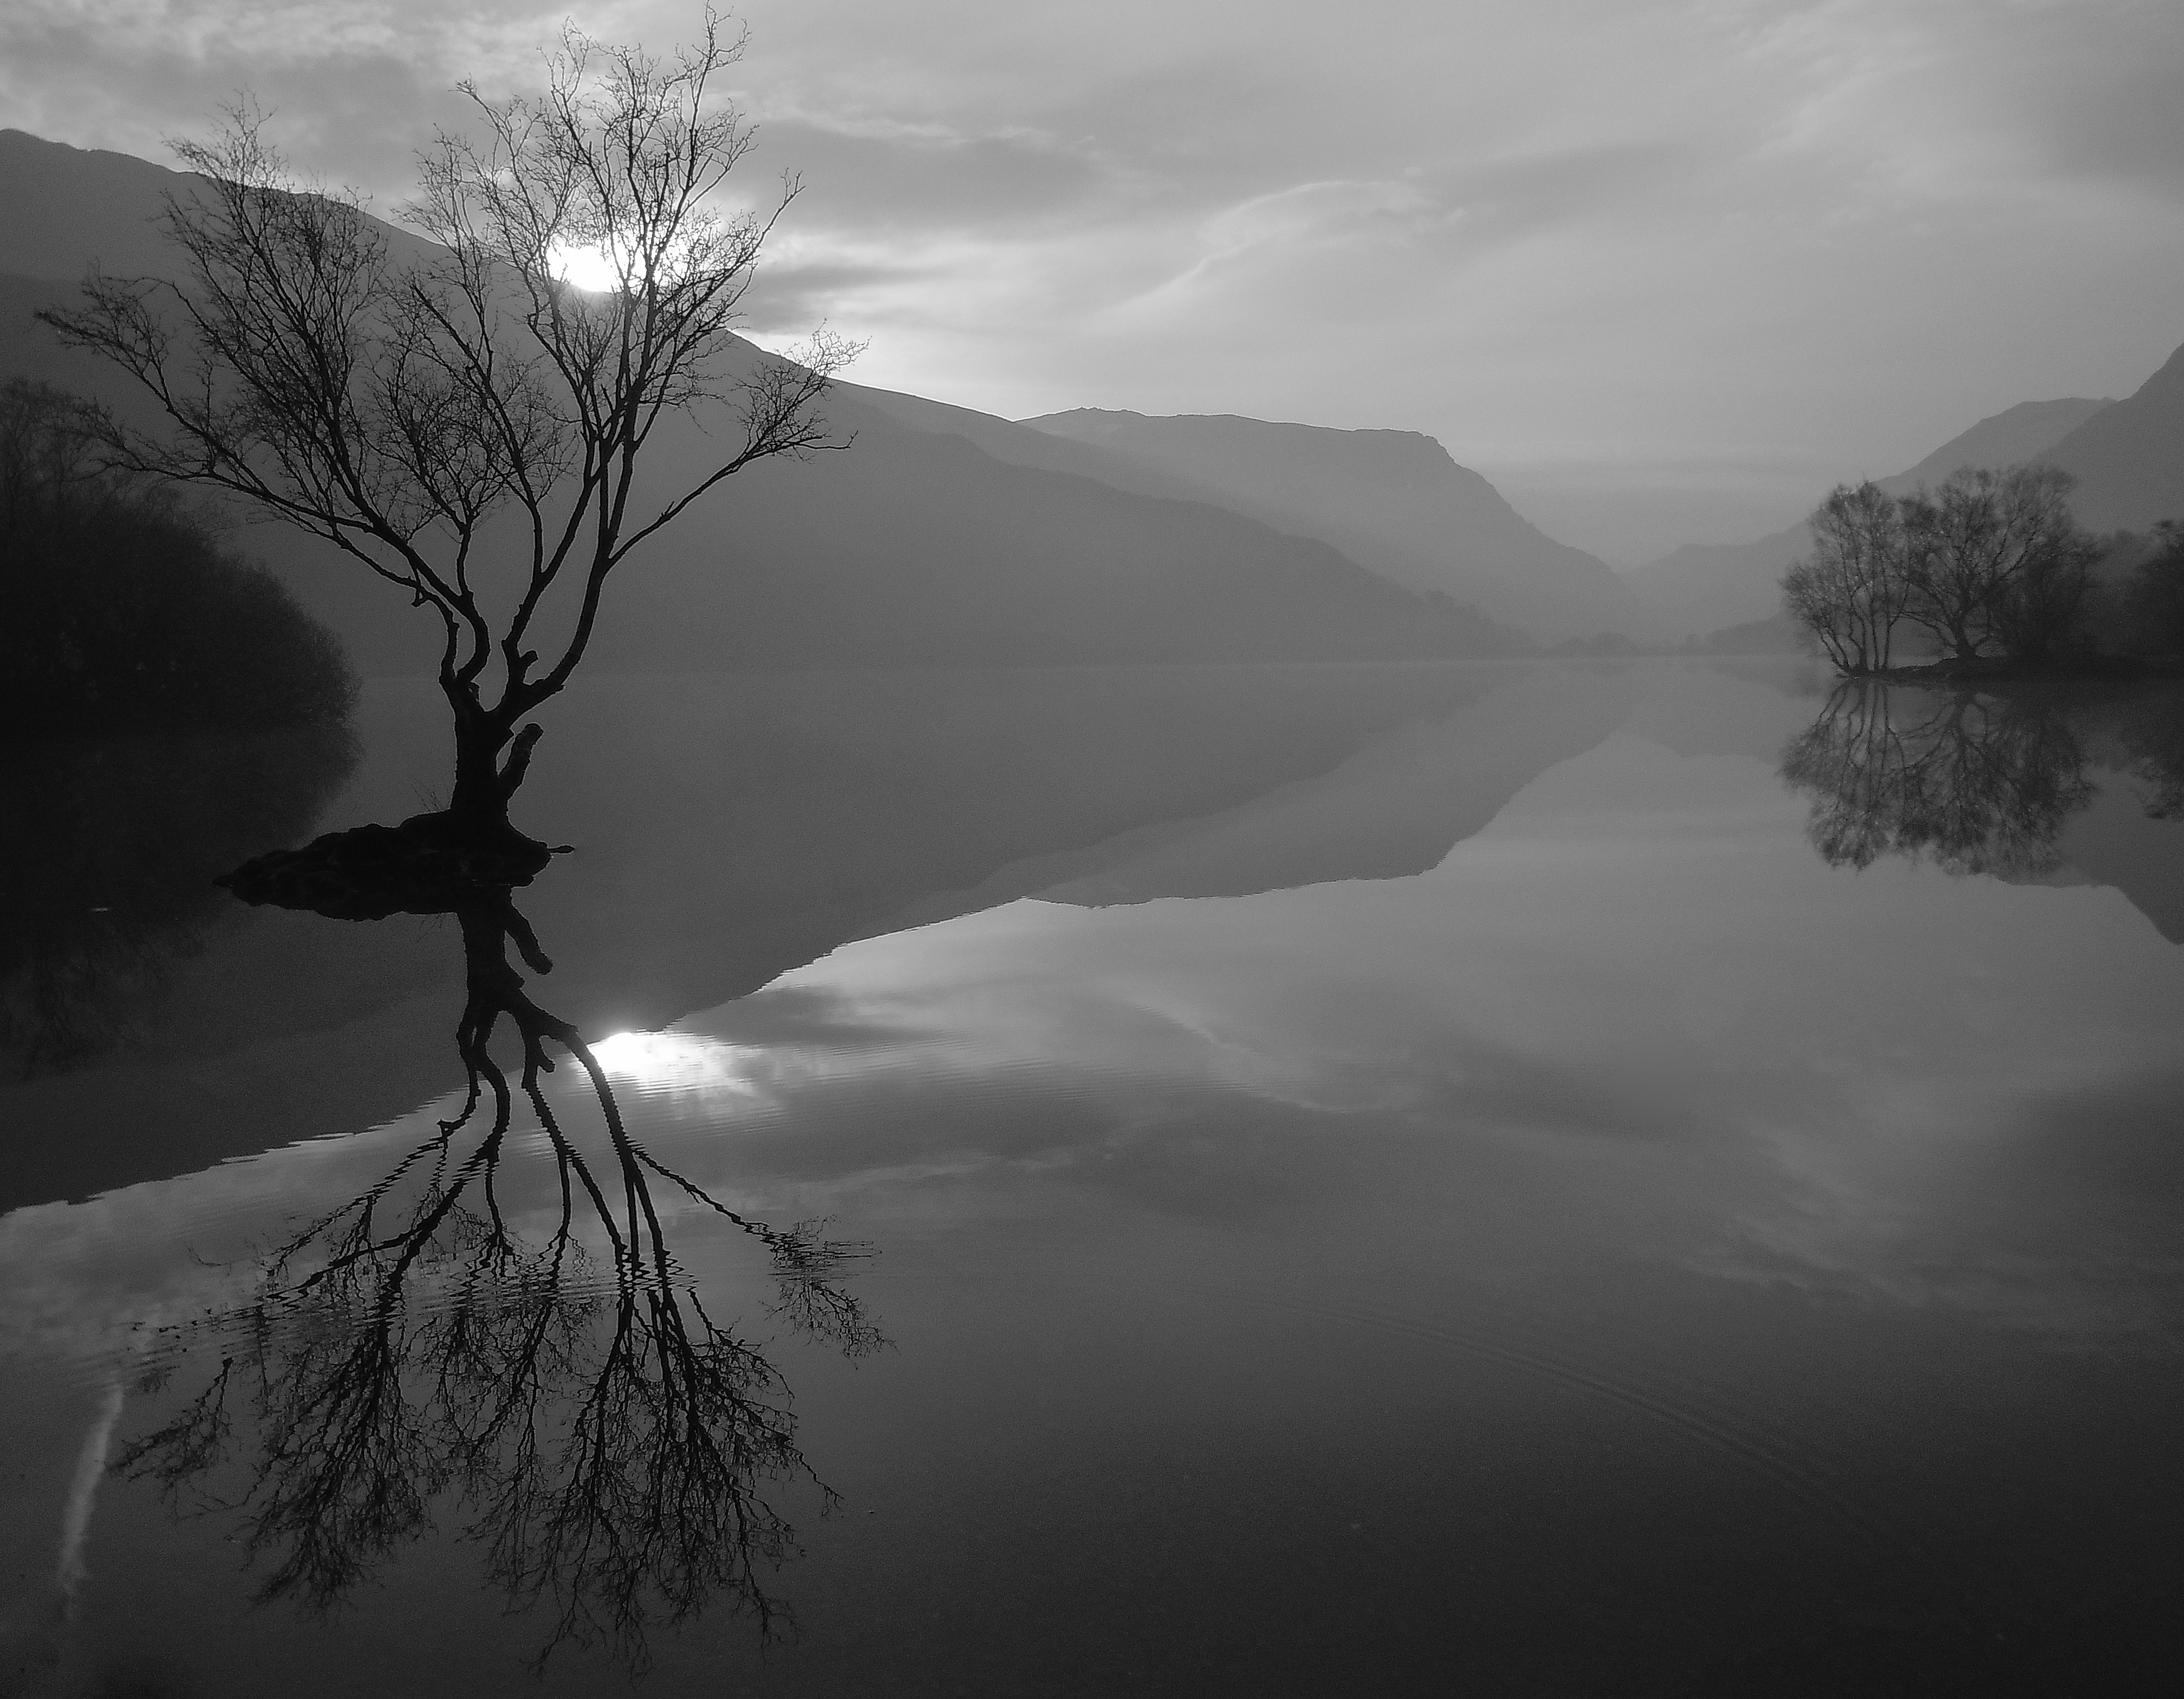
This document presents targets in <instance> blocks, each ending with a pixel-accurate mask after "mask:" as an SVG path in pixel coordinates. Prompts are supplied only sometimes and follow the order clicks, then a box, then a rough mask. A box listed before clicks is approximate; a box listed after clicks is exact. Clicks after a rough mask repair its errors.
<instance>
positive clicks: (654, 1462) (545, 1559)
mask: <svg viewBox="0 0 2184 1699" xmlns="http://www.w3.org/2000/svg"><path fill="white" fill-rule="evenodd" d="M320 894H323V891H321V892H320ZM453 911H454V913H455V915H456V917H457V920H458V922H459V923H460V927H461V931H462V937H463V943H464V950H465V968H466V978H467V994H466V1000H465V1007H464V1010H463V1013H462V1017H461V1019H460V1022H459V1023H458V1026H457V1029H456V1048H457V1050H458V1053H459V1054H460V1057H461V1060H462V1062H463V1066H464V1068H465V1074H466V1077H467V1079H468V1082H469V1087H468V1094H467V1096H466V1099H465V1102H464V1103H463V1105H462V1106H461V1108H460V1110H459V1111H457V1113H456V1114H455V1115H454V1117H453V1118H451V1119H449V1120H448V1121H445V1122H441V1123H440V1124H439V1126H438V1128H437V1131H436V1132H435V1134H434V1135H433V1136H432V1137H431V1138H429V1139H426V1140H424V1141H423V1142H422V1143H421V1144H420V1145H417V1146H416V1147H415V1148H414V1149H412V1150H410V1151H409V1152H408V1154H407V1155H405V1156H404V1157H403V1158H402V1160H401V1161H399V1162H398V1163H397V1164H396V1165H395V1167H393V1169H392V1170H391V1171H390V1172H389V1173H387V1174H386V1175H385V1176H383V1177H382V1178H381V1179H380V1180H379V1181H378V1182H377V1183H376V1184H374V1185H373V1186H372V1187H371V1188H370V1189H368V1190H366V1191H365V1192H364V1193H363V1194H361V1195H359V1196H357V1197H355V1198H353V1199H351V1200H348V1202H347V1203H345V1204H343V1205H342V1206H339V1207H338V1208H336V1209H334V1210H332V1211H331V1212H328V1213H326V1214H325V1215H323V1216H321V1217H318V1218H317V1219H315V1220H312V1221H309V1222H308V1223H304V1225H302V1226H301V1227H300V1228H298V1230H297V1231H296V1232H295V1233H294V1234H292V1236H291V1237H290V1238H289V1239H287V1241H286V1242H284V1243H282V1244H281V1245H278V1246H276V1247H275V1248H274V1249H273V1251H271V1252H270V1255H268V1256H266V1257H265V1260H264V1262H263V1265H262V1271H261V1272H262V1282H263V1284H262V1290H261V1291H260V1293H259V1295H258V1296H257V1297H256V1298H255V1299H254V1300H253V1301H252V1302H250V1303H249V1304H248V1305H246V1306H242V1308H240V1309H239V1310H237V1311H236V1312H232V1313H230V1314H228V1315H226V1316H222V1317H216V1318H214V1319H213V1320H212V1321H210V1322H209V1323H206V1324H204V1327H203V1329H200V1330H199V1331H202V1332H203V1333H205V1334H207V1335H208V1337H209V1340H210V1341H212V1342H216V1343H217V1344H218V1345H219V1347H220V1352H221V1359H222V1360H221V1362H220V1367H219V1368H218V1369H217V1371H216V1372H215V1373H213V1374H212V1375H211V1376H210V1378H209V1380H208V1381H207V1383H206V1384H205V1385H204V1386H203V1389H202V1390H200V1391H198V1393H197V1394H196V1395H195V1396H193V1397H192V1398H191V1399H190V1400H188V1401H187V1402H186V1403H184V1404H183V1405H182V1406H181V1408H180V1409H179V1410H178V1411H177V1412H175V1413H173V1414H172V1415H171V1416H170V1418H168V1419H167V1420H165V1421H164V1422H163V1423H160V1424H159V1426H158V1427H156V1428H155V1429H153V1430H152V1431H150V1432H148V1433H147V1434H143V1435H142V1436H141V1437H139V1438H137V1439H136V1440H134V1441H132V1442H131V1444H130V1445H129V1446H127V1447H126V1448H125V1451H124V1453H123V1455H122V1456H121V1457H120V1461H119V1462H118V1463H117V1465H116V1467H117V1468H120V1469H122V1470H124V1471H126V1472H128V1473H132V1474H134V1475H136V1476H137V1477H140V1478H143V1479H151V1480H153V1481H156V1482H158V1483H159V1484H160V1485H162V1486H163V1487H164V1489H165V1490H168V1491H169V1492H170V1494H175V1495H177V1496H180V1495H182V1494H183V1493H185V1491H190V1492H192V1496H194V1490H196V1489H199V1488H202V1489H204V1490H205V1491H206V1493H207V1494H208V1496H215V1497H218V1498H219V1499H220V1501H223V1502H224V1504H225V1505H226V1507H227V1508H229V1509H231V1510H233V1511H235V1512H237V1513H239V1515H240V1517H241V1518H242V1529H243V1539H244V1542H245V1544H246V1545H247V1546H248V1549H249V1551H250V1552H251V1554H252V1555H253V1557H254V1558H256V1559H258V1560H259V1561H260V1562H262V1563H264V1564H265V1571H264V1579H263V1581H262V1583H261V1585H260V1589H259V1591H260V1596H262V1597H264V1598H265V1599H268V1600H272V1599H293V1600H296V1601H298V1602H302V1603H304V1604H305V1605H307V1606H309V1607H315V1608H321V1609H323V1608H326V1607H331V1606H332V1605H333V1604H335V1603H336V1602H338V1601H339V1599H340V1598H341V1597H342V1596H343V1595H344V1594H345V1593H347V1592H348V1590H349V1589H350V1588H352V1587H354V1586H355V1585H358V1584H359V1582H362V1581H364V1580H365V1579H369V1578H370V1576H371V1575H373V1574H375V1573H376V1571H377V1570H378V1569H379V1568H381V1567H382V1566H383V1565H384V1564H385V1563H387V1562H389V1561H391V1560H392V1559H393V1558H394V1557H396V1556H397V1555H398V1553H399V1551H401V1550H402V1548H403V1547H404V1546H407V1545H409V1543H411V1542H413V1541H415V1540H419V1539H421V1538H423V1537H425V1536H426V1535H429V1534H431V1533H432V1532H433V1531H434V1530H435V1529H436V1528H437V1526H438V1524H439V1520H440V1518H442V1516H443V1515H452V1516H454V1517H455V1518H459V1519H460V1523H461V1525H462V1529H463V1532H464V1534H465V1536H466V1537H467V1538H468V1539H469V1540H471V1542H472V1543H474V1544H475V1545H476V1547H477V1548H478V1549H479V1550H480V1551H482V1553H483V1554H484V1563H485V1565H486V1568H487V1571H488V1573H489V1574H490V1575H491V1576H492V1578H493V1581H494V1583H495V1584H496V1585H498V1586H499V1588H500V1589H501V1590H503V1591H504V1592H505V1593H506V1595H507V1596H508V1597H509V1599H510V1603H511V1606H512V1607H518V1608H528V1607H538V1608H540V1609H541V1610H542V1611H543V1613H544V1615H545V1618H546V1620H547V1629H546V1634H545V1639H544V1645H543V1647H542V1649H541V1651H540V1652H539V1654H538V1657H539V1661H540V1662H541V1663H543V1661H544V1660H545V1659H546V1658H547V1657H549V1655H550V1654H551V1653H552V1652H553V1651H554V1648H555V1647H556V1646H560V1645H561V1644H563V1643H564V1642H568V1641H576V1642H581V1643H587V1644H596V1645H599V1646H604V1647H605V1648H606V1649H608V1650H609V1651H610V1652H611V1653H613V1654H614V1655H616V1656H617V1657H620V1658H621V1659H622V1660H623V1661H624V1662H625V1663H627V1664H628V1665H629V1666H630V1667H631V1668H632V1669H642V1668H643V1667H644V1666H645V1665H646V1663H648V1661H649V1650H648V1646H649V1635H650V1633H651V1631H652V1630H653V1629H655V1627H658V1626H662V1625H668V1626H671V1625H673V1624H677V1623H679V1622H682V1621H683V1620H685V1619H687V1618H690V1617H692V1616H694V1615H695V1614H697V1613H699V1611H700V1610H702V1609H705V1608H707V1607H709V1606H712V1605H715V1604H724V1605H726V1606H727V1607H730V1608H732V1609H737V1610H741V1611H744V1612H746V1613H749V1614H750V1615H751V1616H753V1617H754V1618H755V1620H756V1621H757V1623H758V1624H759V1626H760V1631H761V1632H766V1631H770V1630H771V1629H772V1628H773V1626H774V1625H775V1624H777V1622H778V1621H779V1620H780V1618H781V1607H780V1606H779V1605H778V1603H777V1602H776V1601H774V1600H773V1599H772V1597H771V1596H770V1595H769V1594H768V1592H767V1580H768V1577H769V1574H770V1573H771V1571H772V1569H773V1568H775V1567H776V1566H777V1564H779V1563H781V1562H782V1561H783V1560H784V1559H785V1558H786V1557H789V1556H791V1555H792V1554H793V1553H794V1549H795V1548H794V1530H793V1529H792V1528H791V1527H790V1525H789V1524H788V1522H787V1520H785V1519H784V1518H783V1516H782V1515H781V1514H780V1513H779V1512H778V1511H777V1509H776V1508H775V1507H774V1506H773V1505H772V1502H771V1501H769V1498H768V1496H767V1495H768V1492H769V1490H776V1489H782V1488H786V1487H788V1486H789V1485H792V1484H794V1483H796V1482H798V1481H802V1482H805V1483H806V1484H808V1485H811V1486H812V1487H814V1488H816V1490H818V1491H819V1493H820V1494H821V1495H822V1498H823V1499H825V1500H826V1501H827V1502H829V1503H831V1501H832V1495H831V1494H830V1493H828V1492H827V1490H826V1489H825V1487H824V1485H823V1484H822V1483H820V1482H819V1481H818V1480H817V1478H816V1475H814V1473H813V1472H812V1470H811V1466H810V1464H809V1463H808V1462H806V1460H805V1457H804V1455H803V1453H802V1451H800V1450H799V1448H798V1446H797V1444H796V1437H795V1421H794V1414H793V1412H792V1411H791V1408H790V1406H789V1401H788V1390H787V1388H786V1387H785V1386H784V1385H783V1382H782V1380H781V1378H780V1376H779V1374H778V1373H777V1371H776V1370H775V1369H774V1368H773V1366H772V1363H771V1362H769V1361H768V1360H767V1358H766V1356H765V1355H764V1354H763V1353H762V1352H761V1351H760V1349H759V1348H758V1347H757V1346H756V1345H755V1344H753V1343H752V1342H750V1341H749V1340H745V1339H744V1338H741V1337H739V1336H738V1334H736V1333H735V1332H734V1331H733V1329H730V1328H728V1327H727V1326H724V1325H722V1324H721V1323H719V1322H717V1321H716V1320H715V1318H714V1317H712V1316H711V1315H710V1313H709V1312H707V1310H706V1308H705V1303H704V1301H703V1300H702V1298H701V1297H700V1295H699V1293H698V1291H697V1290H695V1289H694V1287H693V1286H692V1284H690V1282H689V1281H688V1278H687V1276H685V1275H684V1274H683V1273H682V1269H681V1266H680V1265H679V1264H678V1262H677V1260H676V1258H675V1256H674V1255H673V1253H672V1251H671V1249H670V1246H669V1242H668V1234H667V1229H666V1225H665V1224H664V1223H663V1222H662V1219H661V1214H660V1209H659V1207H658V1206H657V1204H656V1202H655V1190H656V1189H658V1188H660V1187H661V1186H665V1187H666V1188H667V1189H669V1190H671V1192H672V1193H674V1194H676V1195H680V1196H682V1197H683V1198H686V1199H688V1200H692V1201H694V1202H696V1203H698V1204H699V1205H700V1206H702V1207H703V1210H704V1212H705V1215H706V1217H708V1218H710V1219H715V1220H719V1221H721V1222H725V1223H727V1224H728V1225H730V1226H732V1227H733V1228H736V1229H738V1231H740V1232H741V1233H744V1234H749V1235H750V1236H751V1237H752V1238H753V1239H755V1240H756V1241H757V1242H758V1243H760V1245H763V1246H764V1247H765V1249H766V1252H767V1254H768V1256H769V1259H770V1262H771V1264H772V1273H773V1277H774V1282H775V1287H776V1301H775V1303H774V1305H773V1306H772V1313H773V1314H774V1315H775V1316H776V1317H778V1318H779V1319H781V1320H782V1321H783V1323H786V1324H788V1325H789V1326H791V1327H793V1328H794V1329H797V1330H799V1331H800V1332H802V1333H805V1334H809V1335H811V1336H814V1337H816V1338H819V1339H822V1340H826V1341H828V1342H831V1343H832V1344H833V1345H836V1346H837V1347H838V1348H839V1349H841V1350H843V1351H846V1352H849V1353H850V1354H852V1355H856V1354H861V1353H863V1352H866V1351H872V1350H873V1349H875V1348H877V1346H878V1345H880V1344H882V1343H883V1341H882V1340H881V1338H880V1335H879V1334H878V1332H877V1329H875V1328H874V1327H873V1326H872V1323H871V1322H870V1321H869V1320H867V1319H866V1317H865V1315H864V1313H863V1311H862V1309H861V1306H860V1305H859V1303H858V1301H856V1299H855V1297H854V1296H853V1295H851V1294H850V1293H849V1292H848V1291H847V1290H844V1287H843V1286H842V1285H841V1284H839V1276H840V1275H841V1273H842V1272H843V1270H844V1265H845V1264H847V1263H848V1262H851V1261H853V1260H854V1259H855V1258H856V1257H857V1256H860V1255H861V1254H862V1253H861V1249H860V1248H859V1247H855V1246H852V1245H845V1244H843V1243H841V1242H838V1241H833V1240H828V1239H824V1238H822V1236H821V1231H820V1229H821V1224H820V1223H804V1224H802V1225H799V1227H797V1228H793V1229H789V1230H786V1231H783V1230H777V1229H776V1228H771V1227H769V1226H767V1225H766V1224H765V1223H761V1222H757V1221H753V1220H750V1219H749V1218H747V1217H744V1216H742V1215H739V1214H738V1213H737V1212H734V1211H733V1210H731V1209H729V1208H728V1207H727V1206H725V1205H723V1204H722V1203H721V1202H720V1201H719V1200H716V1199H715V1198H713V1197H711V1196H710V1195H708V1194H707V1193H706V1192H705V1190H703V1189H701V1188H700V1187H699V1186H698V1185H697V1184H694V1182H692V1181H690V1180H689V1179H688V1178H685V1177H683V1176H682V1175H680V1174H678V1173H675V1172H674V1171H672V1170H671V1169H670V1168H668V1167H666V1166H665V1165H664V1164H663V1163H661V1162H660V1161H658V1160H657V1159H656V1158H655V1157H654V1156H652V1155H651V1154H650V1153H649V1152H648V1151H647V1150H644V1148H643V1146H642V1145H640V1144H639V1143H638V1141H637V1140H635V1139H632V1137H631V1136H630V1134H629V1132H628V1130H627V1128H626V1126H625V1125H624V1123H623V1121H622V1117H621V1110H620V1106H619V1105H618V1104H617V1103H616V1099H615V1096H614V1093H613V1090H612V1089H611V1087H610V1083H609V1081H608V1078H607V1075H606V1073H605V1072H604V1069H603V1068H602V1067H601V1066H600V1064H599V1061H598V1059H597V1057H596V1056H594V1055H593V1051H592V1050H591V1048H590V1047H589V1045H588V1044H586V1042H585V1041H584V1039H583V1038H582V1036H581V1035H580V1034H579V1033H577V1030H576V1028H573V1027H572V1026H571V1025H570V1024H569V1023H568V1022H565V1021H563V1020H561V1019H560V1018H559V1017H556V1016H554V1015H553V1014H551V1013H549V1011H546V1010H544V1009H543V1008H542V1007H540V1006H539V1005H538V1003H537V1002H535V1001H534V1000H532V998H531V997H530V995H529V994H527V992H526V990H525V989H524V985H525V982H524V980H523V978H522V977H521V975H520V974H519V973H517V972H516V971H515V968H514V966H512V965H511V963H510V960H509V950H510V946H511V944H512V945H513V946H514V948H515V950H516V952H517V954H518V955H520V956H521V959H522V960H523V961H524V962H525V963H526V965H527V966H531V967H532V969H533V970H534V971H537V972H545V971H547V970H548V969H549V968H550V966H551V963H550V962H549V961H548V960H547V958H546V957H545V955H544V954H543V951H542V950H540V949H539V947H538V940H537V939H536V938H535V937H534V936H533V935H532V932H531V928H530V927H528V926H527V925H526V923H525V922H524V921H523V919H522V917H521V915H520V914H518V913H517V911H515V907H514V905H513V904H512V902H511V900H510V893H509V892H508V890H507V888H505V887H502V888H491V887H482V888H474V889H472V890H471V891H469V892H468V893H466V894H463V895H461V897H460V900H458V901H456V902H455V903H454V906H453ZM504 1027H505V1028H506V1029H507V1030H508V1031H509V1032H510V1034H511V1036H512V1037H513V1039H514V1040H515V1058H514V1065H513V1067H512V1068H511V1067H508V1066H504V1064H503V1063H502V1061H499V1059H498V1058H496V1056H494V1054H493V1039H494V1037H495V1035H496V1033H497V1032H498V1031H499V1030H501V1029H502V1028H504ZM557 1053H558V1060H559V1061H573V1062H574V1063H575V1065H576V1066H577V1067H578V1068H579V1069H580V1070H581V1071H582V1073H583V1074H584V1076H585V1077H586V1078H587V1080H588V1083H589V1085H590V1088H591V1094H590V1095H591V1098H592V1100H593V1101H594V1102H595V1103H596V1106H597V1109H598V1112H599V1128H598V1134H597V1135H596V1139H594V1140H593V1141H587V1140H586V1139H582V1138H581V1137H580V1136H579V1134H578V1133H577V1130H576V1129H573V1128H571V1127H570V1126H568V1125H567V1124H566V1123H565V1120H564V1117H563V1115H562V1113H561V1112H560V1110H558V1109H557V1108H556V1106H555V1103H554V1098H553V1097H552V1096H551V1095H549V1094H548V1093H547V1092H546V1091H545V1089H544V1088H543V1078H542V1077H543V1075H544V1074H546V1073H547V1072H551V1071H552V1070H553V1069H554V1067H555V1066H556V1063H557ZM519 1099H520V1100H521V1101H522V1103H523V1104H524V1105H525V1106H527V1108H528V1111H529V1113H530V1117H531V1118H532V1119H533V1120H534V1121H535V1122H536V1123H537V1126H538V1131H539V1133H540V1134H542V1135H543V1139H544V1141H545V1144H546V1146H547V1149H548V1150H549V1153H550V1156H551V1161H552V1164H553V1173H554V1179H555V1181H556V1182H557V1190H558V1208H557V1209H556V1210H555V1211H554V1212H553V1213H552V1221H551V1224H550V1226H549V1228H547V1230H546V1231H545V1233H544V1234H543V1237H539V1238H533V1239H526V1237H525V1236H524V1233H523V1230H522V1228H521V1227H520V1226H519V1225H518V1224H516V1223H513V1222H511V1220H510V1213H509V1212H508V1210H507V1209H506V1207H505V1206H504V1196H503V1192H502V1180H503V1178H504V1175H503V1161H504V1155H505V1151H506V1146H507V1142H508V1139H509V1137H510V1132H511V1129H512V1128H513V1126H514V1122H515V1111H516V1107H517V1103H518V1100H519ZM465 1141H468V1142H467V1144H466V1143H465ZM588 1142H590V1143H592V1144H593V1146H594V1148H592V1149H589V1150H588V1149H587V1148H586V1146H587V1143H588ZM234 1468H240V1469H241V1470H242V1474H243V1476H244V1477H245V1479H244V1480H243V1482H242V1485H241V1486H240V1487H239V1489H238V1488H237V1486H236V1485H235V1484H234V1476H233V1473H232V1471H233V1469H234Z"/></svg>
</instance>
